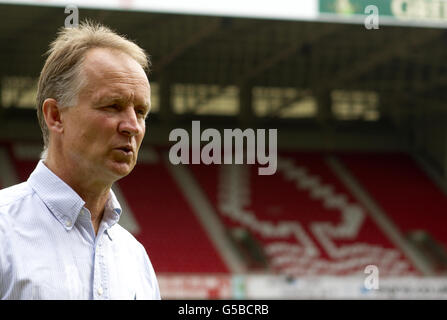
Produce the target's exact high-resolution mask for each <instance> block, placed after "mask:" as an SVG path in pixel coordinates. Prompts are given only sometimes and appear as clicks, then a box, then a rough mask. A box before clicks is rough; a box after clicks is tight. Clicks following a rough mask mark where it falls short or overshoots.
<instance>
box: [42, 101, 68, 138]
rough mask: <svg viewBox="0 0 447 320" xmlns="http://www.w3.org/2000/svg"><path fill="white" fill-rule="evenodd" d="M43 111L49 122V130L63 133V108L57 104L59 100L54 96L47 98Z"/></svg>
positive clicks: (46, 120)
mask: <svg viewBox="0 0 447 320" xmlns="http://www.w3.org/2000/svg"><path fill="white" fill-rule="evenodd" d="M42 111H43V115H44V118H45V122H46V123H47V127H48V130H49V131H56V132H59V133H62V132H63V131H64V127H63V124H62V118H61V109H60V108H59V107H58V105H57V101H56V100H55V99H53V98H47V99H45V101H44V102H43V105H42Z"/></svg>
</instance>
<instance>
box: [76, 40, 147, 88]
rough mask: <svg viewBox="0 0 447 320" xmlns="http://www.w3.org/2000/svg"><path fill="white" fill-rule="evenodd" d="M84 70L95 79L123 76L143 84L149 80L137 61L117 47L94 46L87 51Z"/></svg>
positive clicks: (124, 78) (125, 78) (89, 76)
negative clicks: (116, 48)
mask: <svg viewBox="0 0 447 320" xmlns="http://www.w3.org/2000/svg"><path fill="white" fill-rule="evenodd" d="M83 71H84V72H85V73H86V75H87V77H88V78H90V79H91V80H95V81H100V80H108V79H110V80H113V79H115V80H119V79H120V78H122V80H127V81H128V82H135V83H138V82H141V84H148V82H149V81H148V79H147V76H146V73H145V72H144V70H143V68H142V67H141V66H140V65H139V64H138V62H137V61H135V60H134V59H133V58H132V57H131V56H129V55H127V54H126V53H124V52H121V51H118V50H115V49H108V48H94V49H90V50H89V51H87V52H86V55H85V59H84V62H83Z"/></svg>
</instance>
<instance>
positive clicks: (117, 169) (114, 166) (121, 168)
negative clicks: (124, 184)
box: [107, 161, 134, 179]
mask: <svg viewBox="0 0 447 320" xmlns="http://www.w3.org/2000/svg"><path fill="white" fill-rule="evenodd" d="M107 167H108V169H109V171H110V173H111V174H112V175H113V176H114V177H115V178H116V179H121V178H123V177H125V176H127V175H128V174H129V173H130V172H131V171H132V169H133V167H134V166H133V165H132V164H131V163H128V162H118V161H112V162H111V163H109V164H108V166H107Z"/></svg>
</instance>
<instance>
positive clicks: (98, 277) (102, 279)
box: [93, 233, 109, 300]
mask: <svg viewBox="0 0 447 320" xmlns="http://www.w3.org/2000/svg"><path fill="white" fill-rule="evenodd" d="M105 259H106V257H105V244H104V233H103V234H102V235H101V236H100V238H99V239H98V241H97V243H96V248H95V270H94V279H93V298H94V299H95V300H103V299H108V298H109V288H108V275H107V266H106V261H105Z"/></svg>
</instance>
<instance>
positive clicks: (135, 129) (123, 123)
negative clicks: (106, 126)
mask: <svg viewBox="0 0 447 320" xmlns="http://www.w3.org/2000/svg"><path fill="white" fill-rule="evenodd" d="M118 130H119V132H120V133H122V134H125V135H127V136H136V135H138V134H139V133H140V131H141V128H140V126H139V123H138V118H137V114H136V112H135V110H134V108H133V107H128V108H126V110H125V112H123V113H122V118H121V120H120V123H119V127H118Z"/></svg>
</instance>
